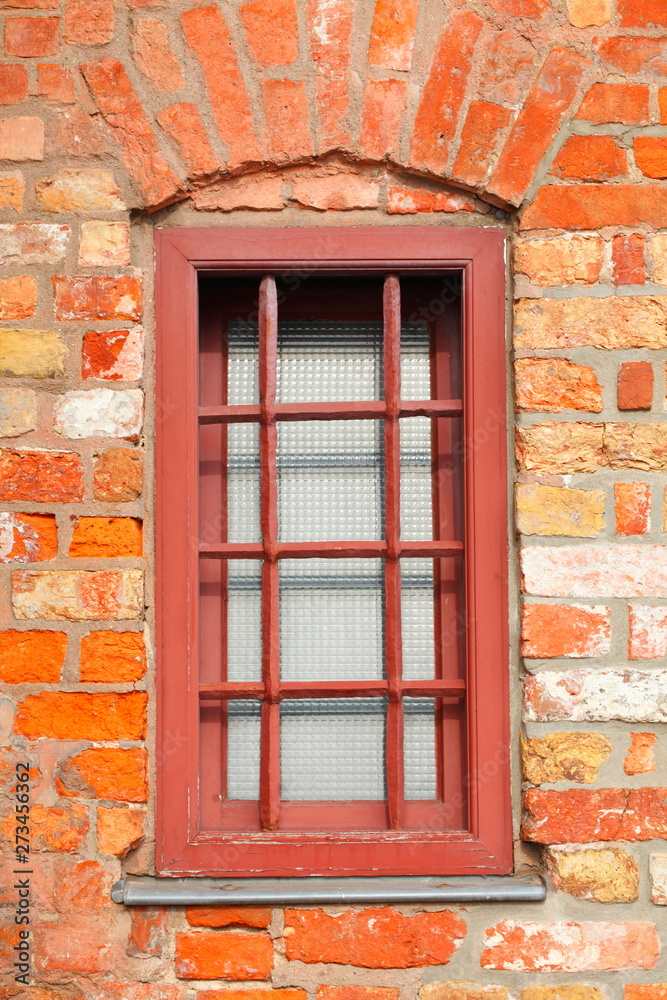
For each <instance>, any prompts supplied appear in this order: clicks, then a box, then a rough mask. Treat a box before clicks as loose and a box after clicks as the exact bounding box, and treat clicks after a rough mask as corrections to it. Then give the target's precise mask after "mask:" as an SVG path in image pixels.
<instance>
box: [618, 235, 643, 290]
mask: <svg viewBox="0 0 667 1000" xmlns="http://www.w3.org/2000/svg"><path fill="white" fill-rule="evenodd" d="M644 244H645V239H644V236H643V235H642V234H641V233H623V234H622V235H619V236H614V239H613V241H612V251H611V259H612V266H613V271H614V284H615V285H644V284H646V264H645V262H644Z"/></svg>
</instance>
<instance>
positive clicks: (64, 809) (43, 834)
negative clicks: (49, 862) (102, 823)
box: [2, 802, 90, 852]
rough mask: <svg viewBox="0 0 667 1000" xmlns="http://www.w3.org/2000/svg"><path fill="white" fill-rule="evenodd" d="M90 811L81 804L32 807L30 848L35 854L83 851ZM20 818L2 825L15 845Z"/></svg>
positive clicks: (7, 836)
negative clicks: (16, 829)
mask: <svg viewBox="0 0 667 1000" xmlns="http://www.w3.org/2000/svg"><path fill="white" fill-rule="evenodd" d="M89 826H90V824H89V818H88V807H87V806H84V805H81V804H80V803H78V802H72V803H69V804H68V805H64V806H43V805H42V804H41V803H39V802H33V803H32V804H31V806H30V837H31V842H30V847H31V850H33V851H64V852H70V851H71V852H75V851H80V850H81V849H82V847H84V845H85V843H86V838H87V836H88V830H89ZM15 828H16V817H15V816H14V814H13V813H11V814H9V815H8V816H6V818H5V819H4V820H3V822H2V832H3V834H4V836H5V838H6V839H8V840H10V841H11V844H12V849H13V847H14V843H15V837H16V831H15Z"/></svg>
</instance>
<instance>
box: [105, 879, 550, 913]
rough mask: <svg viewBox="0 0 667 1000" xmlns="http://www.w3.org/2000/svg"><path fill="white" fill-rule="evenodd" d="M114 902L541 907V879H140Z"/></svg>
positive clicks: (121, 889)
mask: <svg viewBox="0 0 667 1000" xmlns="http://www.w3.org/2000/svg"><path fill="white" fill-rule="evenodd" d="M111 898H112V899H113V901H114V902H115V903H121V904H124V905H125V906H191V905H192V906H197V905H198V906H216V905H217V906H220V905H231V906H238V905H243V904H246V905H249V906H293V905H295V906H300V905H309V904H324V903H333V904H335V903H381V904H385V903H500V902H505V901H507V902H510V901H511V902H527V903H528V902H541V901H542V900H543V899H545V898H546V884H545V882H544V879H543V878H541V877H540V876H539V875H529V876H522V877H514V876H512V875H487V876H476V875H460V876H456V877H452V878H448V879H443V878H442V877H440V876H434V877H430V878H421V877H414V876H412V877H400V876H385V877H381V876H380V877H377V878H340V879H337V878H321V877H311V878H242V879H211V878H203V879H197V878H183V879H166V878H140V879H139V878H138V879H129V878H126V879H121V880H120V881H119V882H115V883H114V885H113V886H112V888H111Z"/></svg>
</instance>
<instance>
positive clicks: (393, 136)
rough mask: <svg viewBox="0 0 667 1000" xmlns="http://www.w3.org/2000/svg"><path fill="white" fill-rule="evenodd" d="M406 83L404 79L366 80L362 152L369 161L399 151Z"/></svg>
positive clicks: (368, 78)
mask: <svg viewBox="0 0 667 1000" xmlns="http://www.w3.org/2000/svg"><path fill="white" fill-rule="evenodd" d="M406 100H407V83H406V82H405V80H372V79H371V78H370V77H367V78H366V88H365V90H364V107H363V119H362V126H361V149H362V151H363V153H364V155H365V156H368V157H370V158H371V159H378V160H379V159H382V158H383V157H385V156H388V155H389V154H390V153H396V152H397V150H398V132H399V129H400V127H401V122H402V119H403V113H404V111H405V102H406Z"/></svg>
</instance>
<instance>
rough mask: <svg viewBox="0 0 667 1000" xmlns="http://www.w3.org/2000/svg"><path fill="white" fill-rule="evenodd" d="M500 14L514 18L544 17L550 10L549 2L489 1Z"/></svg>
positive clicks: (520, 0) (535, 0)
mask: <svg viewBox="0 0 667 1000" xmlns="http://www.w3.org/2000/svg"><path fill="white" fill-rule="evenodd" d="M489 4H490V5H491V7H493V8H494V10H497V11H498V13H499V14H510V15H511V16H512V17H542V16H543V14H544V13H545V12H546V11H547V10H549V6H550V5H549V0H489Z"/></svg>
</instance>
